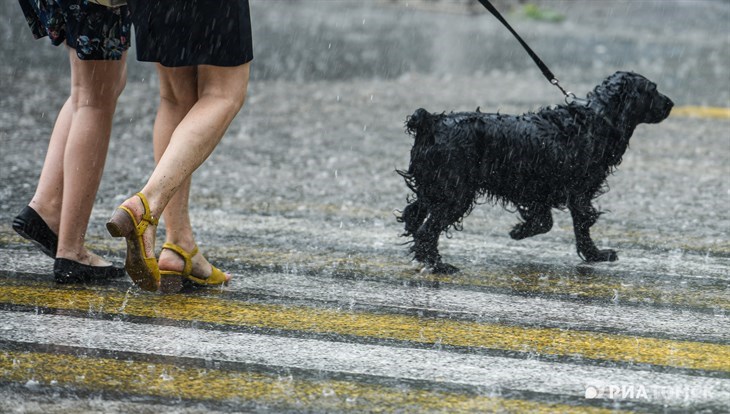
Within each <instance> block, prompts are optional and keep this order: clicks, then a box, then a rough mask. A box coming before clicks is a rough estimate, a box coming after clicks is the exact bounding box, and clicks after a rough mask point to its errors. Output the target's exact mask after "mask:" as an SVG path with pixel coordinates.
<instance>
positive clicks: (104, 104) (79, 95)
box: [71, 85, 124, 114]
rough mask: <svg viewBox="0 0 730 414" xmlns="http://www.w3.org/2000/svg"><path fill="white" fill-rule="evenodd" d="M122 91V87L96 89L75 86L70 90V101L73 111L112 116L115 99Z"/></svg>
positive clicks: (111, 86)
mask: <svg viewBox="0 0 730 414" xmlns="http://www.w3.org/2000/svg"><path fill="white" fill-rule="evenodd" d="M123 89H124V85H121V86H120V87H117V86H116V85H107V86H105V87H101V88H98V89H94V88H91V87H87V86H75V87H74V88H72V90H71V100H72V103H73V107H74V110H79V109H93V110H99V111H102V112H105V113H108V114H113V113H114V110H115V109H116V105H117V99H118V98H119V95H120V94H121V92H122V90H123Z"/></svg>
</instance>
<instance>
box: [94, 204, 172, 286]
mask: <svg viewBox="0 0 730 414" xmlns="http://www.w3.org/2000/svg"><path fill="white" fill-rule="evenodd" d="M136 195H137V197H139V199H140V200H142V205H143V206H144V214H142V218H141V219H140V220H139V222H137V219H135V217H134V212H132V210H130V209H128V208H127V207H124V206H119V207H117V209H116V210H115V211H114V214H112V217H111V218H110V219H109V222H108V223H106V229H107V230H108V231H109V234H111V235H112V237H124V238H125V239H126V241H127V260H126V261H125V263H124V268H125V269H126V270H127V273H128V274H129V276H130V277H131V278H132V281H133V282H134V284H135V285H137V286H139V287H140V288H142V289H143V290H146V291H149V292H156V291H157V289H158V288H159V287H160V268H159V267H158V266H157V259H156V258H155V257H154V256H152V257H147V253H145V245H144V240H142V235H143V234H144V232H145V230H147V227H148V226H149V225H150V224H152V225H153V226H157V223H158V222H159V220H158V219H157V218H156V217H153V216H152V214H151V212H150V205H149V203H147V198H146V197H145V196H144V194H142V193H137V194H136Z"/></svg>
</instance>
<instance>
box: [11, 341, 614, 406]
mask: <svg viewBox="0 0 730 414" xmlns="http://www.w3.org/2000/svg"><path fill="white" fill-rule="evenodd" d="M0 373H1V375H0V377H1V378H2V380H3V381H9V382H23V383H25V384H26V385H27V384H29V383H33V384H37V385H38V386H44V387H48V386H50V387H59V388H74V389H79V390H87V391H95V392H99V391H104V392H110V393H118V394H122V395H132V396H154V397H163V398H173V399H183V400H193V401H195V400H197V401H216V402H218V403H224V404H225V403H229V404H232V405H237V406H238V405H243V404H248V405H250V406H252V407H257V406H258V407H260V406H261V405H263V406H264V407H266V406H269V407H271V406H273V407H279V408H283V409H297V408H305V407H306V410H307V411H363V412H364V411H371V410H373V409H375V407H379V409H380V410H383V411H387V408H388V407H392V409H394V410H396V411H411V412H433V411H441V412H451V413H456V412H494V411H499V412H506V413H525V412H530V413H554V412H562V413H609V412H616V411H614V410H612V409H610V410H609V409H604V408H600V407H590V406H572V405H567V404H555V403H542V402H534V401H526V400H518V399H507V398H501V397H487V396H477V395H470V394H457V393H453V392H440V391H430V390H422V389H412V388H410V389H409V388H400V389H398V388H392V387H386V386H380V385H373V384H362V383H357V382H354V381H342V380H322V381H313V380H302V379H297V378H292V377H280V376H277V375H270V374H261V373H255V372H242V371H230V370H224V369H216V368H197V367H185V366H179V365H172V364H166V363H151V362H140V361H134V360H117V359H109V358H96V357H78V356H71V355H64V354H49V353H36V352H17V351H0ZM244 407H245V405H244Z"/></svg>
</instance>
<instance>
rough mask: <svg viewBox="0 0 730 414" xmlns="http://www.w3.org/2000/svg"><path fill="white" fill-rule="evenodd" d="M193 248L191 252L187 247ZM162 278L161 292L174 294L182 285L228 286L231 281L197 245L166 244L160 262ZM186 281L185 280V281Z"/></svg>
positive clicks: (227, 274)
mask: <svg viewBox="0 0 730 414" xmlns="http://www.w3.org/2000/svg"><path fill="white" fill-rule="evenodd" d="M183 246H186V247H189V246H192V248H190V249H189V250H188V249H186V248H185V247H183ZM158 263H159V266H160V274H161V276H162V283H161V290H163V291H164V292H166V293H174V292H176V291H179V290H180V289H181V288H182V283H186V282H192V283H193V284H196V285H200V286H220V285H227V284H228V282H230V280H231V275H230V274H229V273H225V272H222V271H221V270H220V269H217V268H216V267H214V266H213V265H212V264H210V262H208V260H207V259H206V258H205V257H204V256H203V254H202V253H200V251H199V250H198V247H197V246H196V245H195V243H194V242H193V243H183V244H182V245H176V244H174V243H169V242H168V243H165V244H164V246H163V247H162V252H160V259H159V261H158ZM183 279H184V280H183Z"/></svg>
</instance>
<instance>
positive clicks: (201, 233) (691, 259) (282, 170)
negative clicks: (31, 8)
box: [0, 0, 730, 413]
mask: <svg viewBox="0 0 730 414" xmlns="http://www.w3.org/2000/svg"><path fill="white" fill-rule="evenodd" d="M463 3H464V2H457V1H441V2H427V1H408V2H406V1H401V2H391V1H389V0H386V1H372V2H354V1H339V0H333V1H306V0H302V1H291V2H284V1H269V0H267V1H262V0H258V1H257V0H253V1H252V15H253V19H254V41H255V56H256V57H255V60H254V65H253V77H252V81H251V84H250V88H249V98H248V101H247V104H246V107H245V108H244V109H243V111H242V112H241V113H240V114H239V116H238V117H237V118H236V120H235V121H234V123H233V125H232V126H231V128H230V129H229V131H228V133H227V135H226V137H225V138H224V139H223V141H222V142H221V144H220V146H219V147H218V149H217V150H216V152H215V153H214V154H213V155H212V156H211V158H210V160H209V161H208V162H207V163H206V164H205V165H204V166H203V167H202V168H201V169H200V170H199V171H198V172H197V173H196V175H195V178H194V183H195V188H194V190H193V194H192V216H193V222H194V226H195V228H196V234H197V238H198V242H199V244H200V247H201V249H202V250H203V251H204V252H205V254H206V255H207V256H208V257H209V259H210V260H211V261H212V262H213V263H215V264H216V265H217V266H219V267H221V268H223V269H225V270H228V271H230V272H231V273H233V274H234V276H235V277H234V280H233V282H232V283H231V285H230V286H229V287H227V288H225V289H222V290H210V291H195V292H187V293H186V294H182V295H169V296H162V295H151V294H147V293H144V292H141V291H139V290H137V289H136V288H134V287H133V286H132V285H131V283H130V282H129V281H128V280H120V281H116V282H113V283H109V284H107V285H103V286H63V287H61V286H56V285H55V284H54V283H53V282H52V277H51V274H50V273H51V267H52V262H51V261H50V259H47V258H46V257H45V256H42V255H41V254H40V253H39V252H37V251H36V250H34V249H33V247H32V246H31V245H29V244H28V243H26V242H25V241H24V240H23V239H22V238H20V237H19V236H17V235H16V234H15V233H14V232H13V231H12V229H11V228H10V222H11V220H12V217H13V216H14V215H15V214H17V212H18V211H19V210H20V209H21V208H22V206H23V205H25V203H27V202H28V200H29V199H30V197H31V196H32V194H33V191H34V188H35V182H36V179H37V176H38V174H39V172H40V167H41V165H42V161H43V157H44V155H45V150H46V143H47V137H48V134H49V132H50V128H51V125H52V121H53V118H54V116H55V113H56V111H57V109H58V108H59V107H60V105H61V104H62V102H63V100H64V99H65V96H64V91H66V90H68V80H67V79H66V77H65V75H66V74H67V73H68V69H67V68H66V66H67V64H66V61H65V52H64V51H63V50H60V49H57V48H52V47H51V46H50V45H49V44H47V42H46V41H33V40H32V39H31V36H30V32H29V31H28V29H27V27H25V22H24V21H23V19H22V15H21V13H20V11H19V8H18V7H17V5H16V4H15V3H14V2H3V3H2V4H0V22H1V23H2V24H0V33H1V34H2V38H3V39H5V40H4V41H3V42H0V52H1V53H2V61H1V62H0V90H1V93H0V96H1V101H0V142H1V143H2V145H1V146H0V148H2V150H1V152H0V183H1V184H0V314H1V318H2V321H3V322H0V411H1V412H64V413H66V412H69V413H76V412H148V413H158V412H185V413H198V412H215V411H220V412H248V411H264V412H279V411H285V412H286V411H288V412H323V411H327V412H353V411H361V412H372V411H382V412H392V411H395V412H460V411H472V412H485V411H500V412H594V411H595V412H605V411H617V412H620V411H624V410H627V411H639V412H688V411H691V412H708V413H709V412H727V409H728V407H730V362H728V361H730V319H729V318H730V316H729V311H730V288H728V284H729V282H730V272H728V265H729V264H730V242H729V241H728V230H729V229H730V214H729V213H728V209H727V206H728V202H729V201H730V186H729V185H728V184H727V177H728V176H729V175H730V162H729V161H730V132H728V131H730V115H728V110H727V108H730V71H729V70H728V63H730V30H729V29H728V24H729V22H730V3H729V2H727V1H713V0H707V1H703V0H697V1H685V2H675V1H630V2H629V1H621V2H608V1H607V2H603V1H601V2H598V1H596V2H591V1H551V2H545V3H543V4H544V10H547V11H551V12H556V13H558V14H559V15H561V16H562V17H563V19H562V20H561V21H558V22H554V21H541V20H536V19H531V18H528V17H526V16H525V15H524V13H522V12H520V11H519V10H518V9H515V10H513V12H512V13H510V14H507V17H508V19H510V21H512V22H513V23H514V26H515V28H516V29H517V30H518V31H520V33H521V34H523V36H524V38H525V40H526V41H528V42H529V43H530V45H531V46H532V47H533V48H534V49H535V51H536V52H537V53H538V54H539V55H540V56H541V57H542V58H543V59H544V60H545V62H546V63H547V64H548V65H549V66H550V68H551V69H552V70H553V72H554V73H555V74H556V75H557V76H558V77H559V78H560V79H561V81H562V83H563V85H564V86H565V87H567V88H568V89H570V90H572V91H575V92H576V93H577V94H579V95H582V94H585V93H586V92H587V91H589V90H590V89H592V88H593V87H594V86H595V84H597V83H599V82H600V81H601V80H602V79H603V78H605V77H606V76H608V75H609V74H611V73H613V72H614V71H616V70H634V71H637V72H639V73H642V74H644V75H645V76H647V77H648V78H650V79H652V80H654V81H655V82H656V83H657V84H658V85H659V90H660V91H662V92H664V93H665V94H667V95H668V96H670V97H671V98H672V99H673V100H674V102H675V104H676V107H675V110H674V113H673V115H672V116H670V118H669V119H667V120H666V121H664V122H663V123H661V124H659V125H650V126H648V125H643V126H640V127H639V128H638V129H637V131H636V133H635V134H634V137H633V139H632V142H631V148H630V150H629V151H628V153H627V154H626V156H625V157H624V162H623V164H622V165H621V167H620V168H619V170H618V172H617V173H616V174H615V175H614V176H612V177H610V178H609V184H610V186H611V191H610V192H608V193H607V194H606V195H604V196H602V197H601V198H600V199H599V203H598V204H599V206H600V208H601V209H602V210H604V211H607V214H605V215H604V216H602V217H601V218H600V220H599V221H598V223H597V224H596V225H595V226H594V227H593V234H594V237H595V240H596V242H597V244H598V245H599V246H601V247H610V248H614V249H616V250H618V253H619V257H620V260H619V261H617V262H614V263H600V264H590V265H589V264H585V263H582V262H581V261H580V259H579V258H578V256H577V255H576V254H575V252H574V240H573V235H572V228H571V221H570V217H569V215H568V214H567V213H565V212H556V213H555V214H554V217H555V222H556V224H555V227H554V228H553V230H552V231H551V232H550V233H548V234H546V235H541V236H538V237H535V238H533V239H529V240H524V241H513V240H511V239H510V238H509V237H508V235H507V233H508V231H509V229H510V228H511V227H512V225H513V224H514V223H515V222H516V221H517V218H516V217H515V215H514V214H513V213H511V212H508V211H505V210H504V209H502V208H500V207H493V206H489V205H483V206H479V207H478V208H477V209H475V211H474V212H473V213H472V214H471V216H470V217H469V218H467V219H466V220H465V223H464V231H462V232H456V233H454V234H453V237H452V238H451V239H446V238H443V239H442V243H441V251H442V254H443V255H444V257H445V259H446V260H448V261H449V262H451V263H454V264H456V265H458V266H460V267H461V268H462V272H461V273H458V274H456V275H452V276H439V275H428V274H420V273H418V272H417V271H416V270H415V268H414V266H413V265H412V264H411V263H410V261H409V257H408V256H407V254H406V249H405V247H403V246H401V245H400V243H402V242H403V241H404V240H403V239H402V238H400V237H399V236H398V235H399V233H400V232H401V228H400V226H399V224H398V223H396V222H395V219H394V215H393V213H394V210H397V209H400V208H402V207H403V206H404V205H405V200H406V196H407V195H408V192H407V189H406V187H405V185H404V183H403V182H402V180H401V179H400V177H399V176H397V175H396V174H395V173H394V170H395V169H396V168H403V167H405V166H407V162H408V152H409V149H410V145H411V141H410V139H409V138H408V137H407V136H406V135H405V133H404V132H403V122H404V120H405V117H406V116H407V115H409V114H410V113H412V112H413V110H415V109H416V108H418V107H425V108H427V109H429V110H431V111H434V112H435V111H441V110H446V111H448V110H457V111H461V110H473V109H474V108H476V107H477V106H480V107H481V110H482V111H485V112H486V111H491V112H496V111H500V112H502V113H521V112H525V111H528V110H534V109H536V108H539V107H540V106H546V105H550V104H556V103H560V102H561V95H560V93H559V91H558V90H557V89H555V88H554V87H552V86H551V85H549V84H548V83H547V82H546V81H545V80H544V79H543V78H542V77H541V74H540V72H539V71H538V69H537V68H536V67H534V65H533V64H532V62H531V61H530V60H529V57H527V55H526V54H525V53H524V51H522V50H521V49H520V48H519V45H518V44H517V43H516V41H514V40H513V39H512V38H511V37H510V35H509V33H508V32H507V31H506V29H504V28H503V27H501V26H500V25H498V23H497V22H496V21H495V20H494V19H492V18H491V17H490V16H488V15H486V14H483V13H478V14H473V13H472V12H471V10H473V9H470V8H467V7H466V6H464V5H463ZM497 4H498V6H501V7H505V6H508V5H511V4H512V3H510V2H508V1H503V2H501V3H497ZM477 10H478V9H477ZM544 16H546V15H544ZM130 57H131V59H130V65H129V75H130V78H129V82H128V84H127V88H126V90H125V92H124V94H123V95H122V97H121V99H120V104H119V107H118V112H117V116H116V121H115V127H114V132H113V137H112V144H111V149H110V153H109V157H108V161H107V168H106V171H105V175H104V179H103V182H102V185H101V189H100V191H99V194H98V198H97V204H96V206H95V209H94V213H93V216H92V223H91V225H90V228H89V234H88V242H89V245H90V246H91V247H92V248H93V249H94V250H95V251H97V252H100V253H103V254H105V255H106V256H107V257H109V258H111V259H113V260H115V261H117V262H118V263H121V262H122V261H123V254H124V245H123V244H120V242H119V240H116V239H112V238H110V237H109V236H108V235H107V234H106V232H105V229H104V226H103V224H104V222H105V220H106V219H107V218H108V216H109V215H110V213H111V212H112V210H113V209H114V207H115V206H116V205H117V204H119V203H120V202H121V201H122V200H123V199H124V198H126V197H127V196H128V195H130V194H132V193H134V192H135V191H137V190H139V188H141V186H142V183H143V182H144V180H145V179H146V177H147V175H148V174H149V171H150V167H151V165H152V155H151V153H150V148H151V145H150V141H151V139H150V137H151V130H152V122H153V119H154V112H155V108H156V99H155V88H156V77H155V75H154V70H153V68H151V67H150V66H149V65H146V64H141V63H138V62H134V59H133V55H131V56H130ZM698 107H709V109H707V108H705V109H700V108H698ZM159 236H160V238H161V237H162V234H160V235H159Z"/></svg>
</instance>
